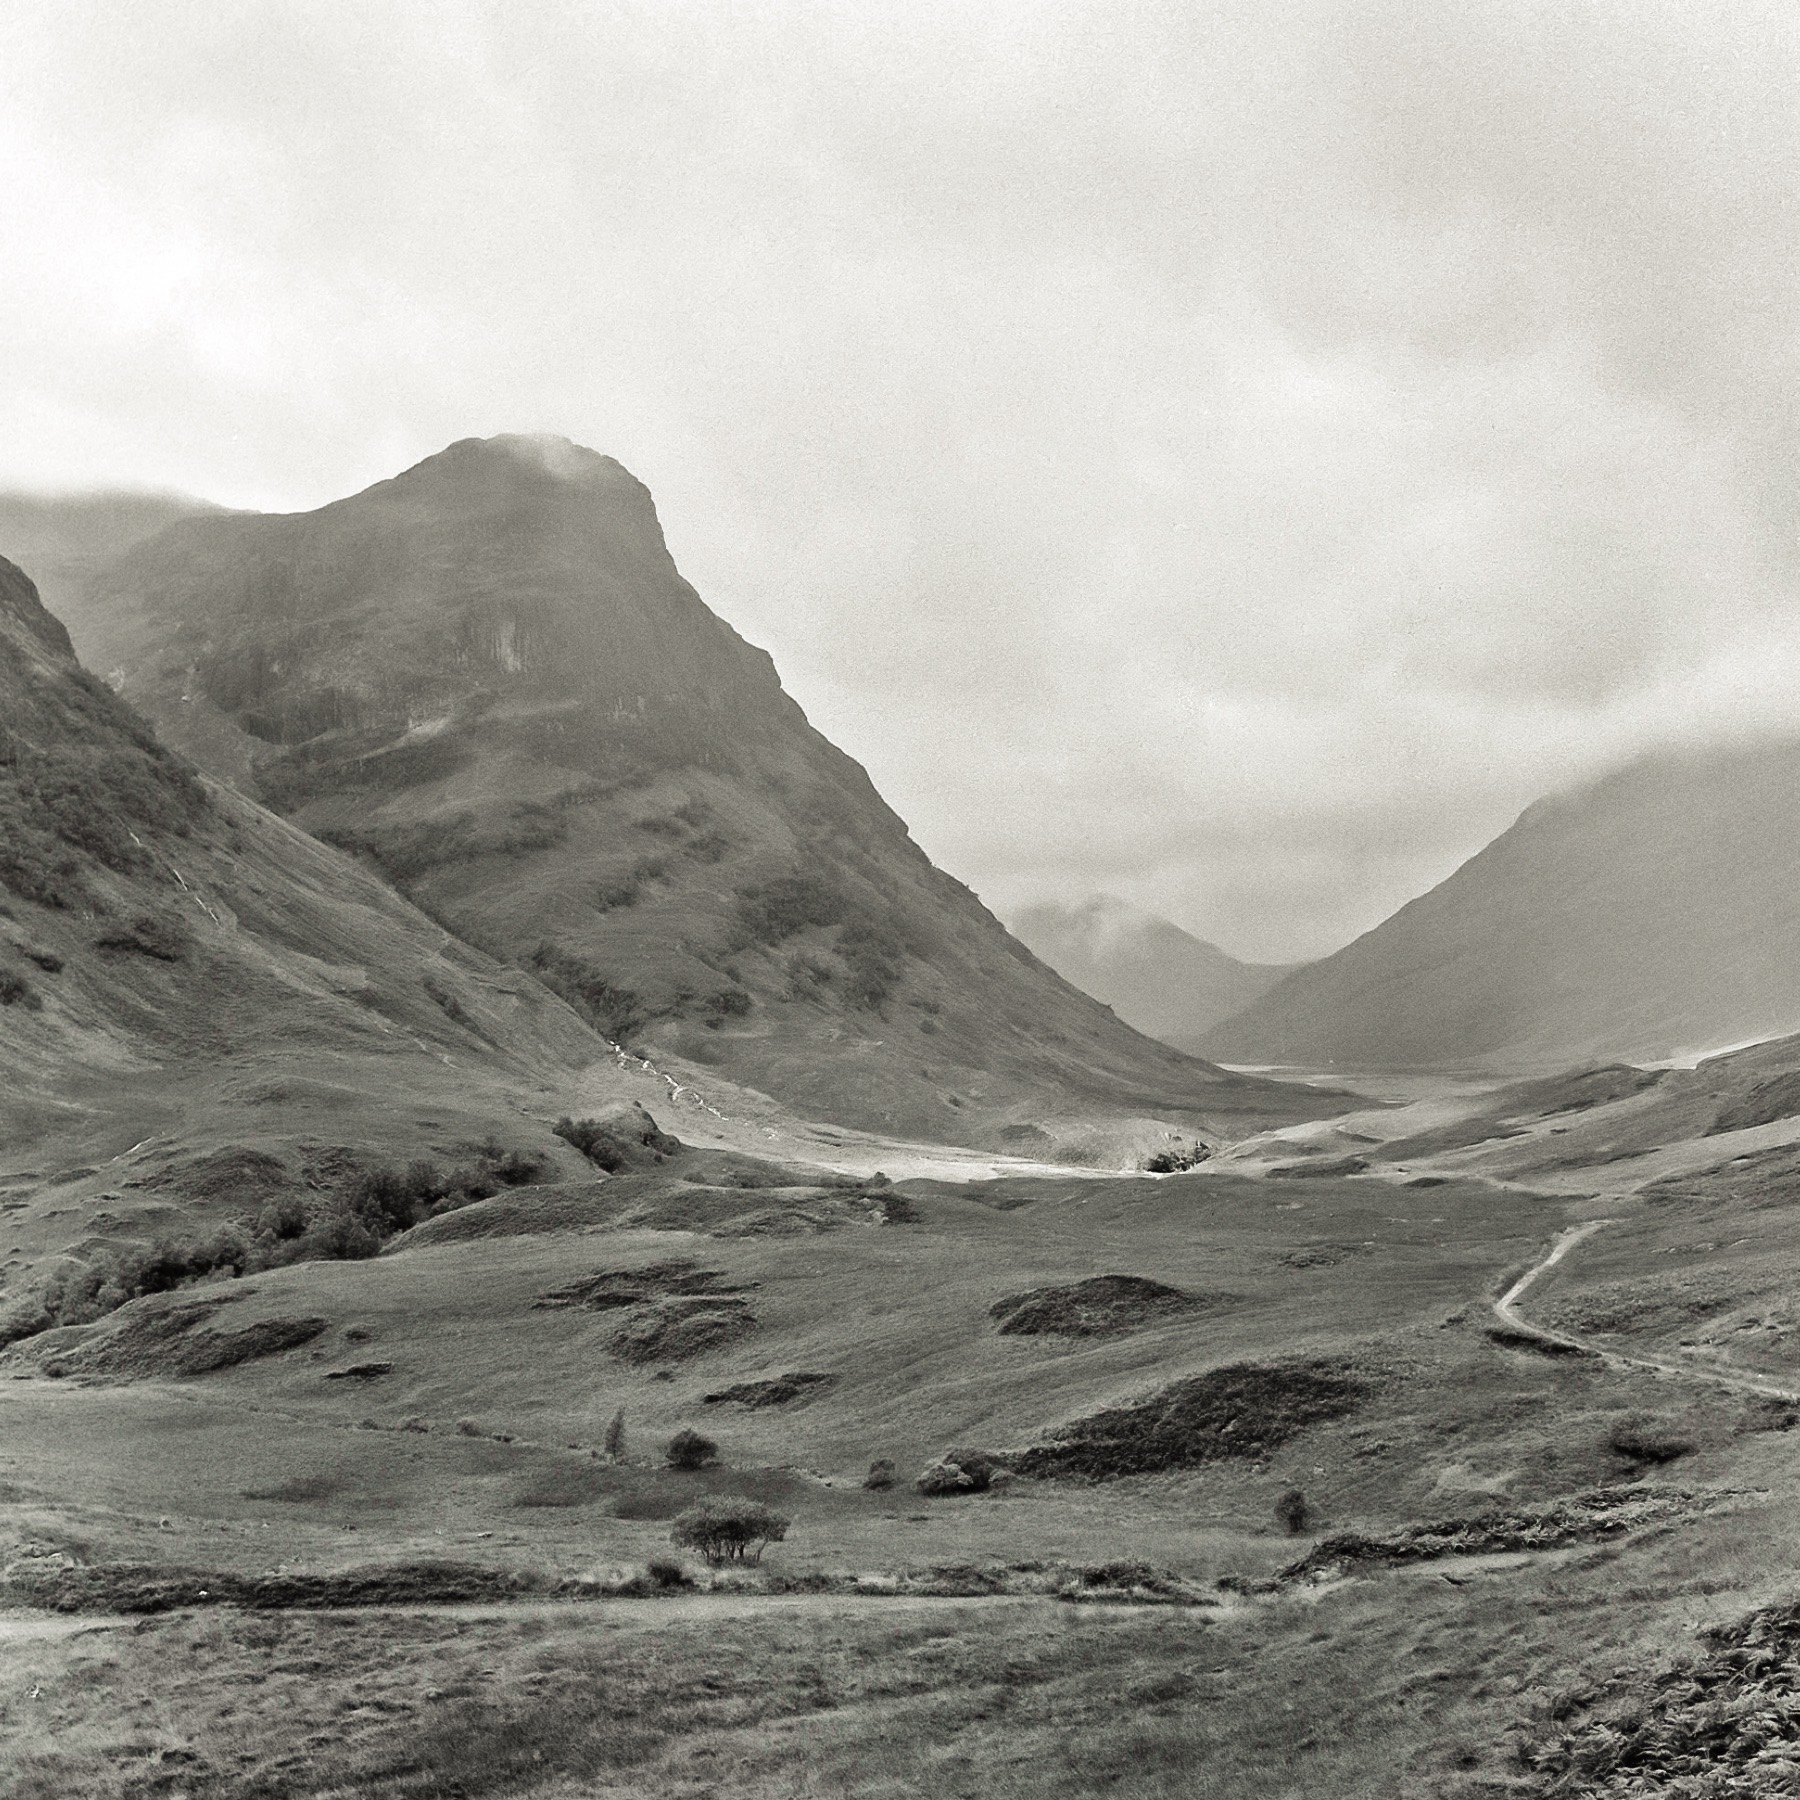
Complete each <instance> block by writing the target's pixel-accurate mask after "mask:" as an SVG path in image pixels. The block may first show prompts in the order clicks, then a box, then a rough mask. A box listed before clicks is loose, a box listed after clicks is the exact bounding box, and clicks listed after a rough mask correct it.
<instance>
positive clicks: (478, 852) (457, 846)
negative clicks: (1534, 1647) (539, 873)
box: [318, 757, 569, 885]
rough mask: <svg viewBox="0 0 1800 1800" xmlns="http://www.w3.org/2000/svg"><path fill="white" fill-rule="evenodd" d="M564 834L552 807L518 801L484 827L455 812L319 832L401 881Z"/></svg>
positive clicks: (542, 845) (551, 841) (548, 842)
mask: <svg viewBox="0 0 1800 1800" xmlns="http://www.w3.org/2000/svg"><path fill="white" fill-rule="evenodd" d="M382 761H383V762H384V763H385V762H386V761H387V758H385V757H384V758H382ZM398 785H401V786H405V785H407V784H406V783H404V782H402V783H399V784H398ZM568 832H569V826H568V821H567V820H566V819H564V818H563V817H562V815H561V814H560V813H558V812H557V811H556V810H555V809H554V808H552V807H548V806H542V805H539V804H537V803H536V802H533V801H522V802H521V803H520V804H519V805H517V806H515V807H514V808H513V810H512V813H511V815H510V817H509V818H507V819H506V820H505V821H504V822H501V823H498V824H490V825H487V826H480V825H478V824H477V822H476V818H475V815H474V814H473V813H471V812H455V813H447V814H445V815H444V816H442V817H441V818H435V819H420V820H418V821H417V822H416V823H414V824H411V825H385V826H373V827H361V826H323V827H321V828H320V829H319V832H318V835H319V836H320V837H322V838H323V839H324V840H325V841H326V842H327V843H328V844H336V845H337V847H338V848H339V849H340V850H348V851H349V852H350V853H351V854H352V855H361V856H367V857H370V858H371V859H373V861H375V862H376V863H378V864H379V865H380V867H381V870H382V873H383V874H385V875H386V876H388V878H389V879H390V880H392V881H394V882H396V883H398V884H401V885H404V884H405V883H407V882H409V881H416V880H417V879H418V878H419V877H420V876H422V875H426V874H429V873H430V872H431V870H433V869H439V868H443V867H445V866H447V865H448V864H451V863H463V862H467V861H469V860H470V858H472V857H477V856H521V855H524V854H525V853H526V852H528V851H532V850H547V849H549V848H551V847H552V846H553V845H556V844H560V843H561V842H562V841H563V839H564V838H565V837H567V836H568Z"/></svg>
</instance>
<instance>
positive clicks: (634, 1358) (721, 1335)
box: [607, 1298, 756, 1363]
mask: <svg viewBox="0 0 1800 1800" xmlns="http://www.w3.org/2000/svg"><path fill="white" fill-rule="evenodd" d="M755 1329H756V1315H755V1314H754V1313H752V1312H751V1310H750V1308H749V1307H748V1306H747V1305H746V1304H745V1303H744V1302H743V1301H742V1300H730V1299H713V1298H703V1299H688V1300H663V1301H659V1302H658V1303H657V1304H656V1305H655V1306H650V1307H645V1308H643V1309H642V1310H641V1311H640V1312H638V1313H637V1314H636V1315H635V1316H634V1317H632V1318H630V1319H628V1320H627V1321H626V1322H625V1324H623V1325H621V1326H620V1327H619V1329H618V1330H617V1331H615V1332H614V1333H613V1334H612V1337H611V1338H610V1339H609V1340H608V1343H607V1348H608V1349H609V1350H611V1351H612V1353H613V1355H614V1356H616V1357H619V1358H620V1359H621V1360H623V1361H625V1362H630V1363H653V1362H684V1361H686V1360H687V1358H689V1357H690V1356H699V1355H700V1354H701V1353H702V1352H704V1351H707V1350H716V1349H718V1348H719V1347H720V1346H721V1345H723V1344H730V1343H735V1342H736V1341H737V1339H739V1338H741V1337H745V1336H747V1335H748V1334H749V1333H750V1332H752V1331H754V1330H755Z"/></svg>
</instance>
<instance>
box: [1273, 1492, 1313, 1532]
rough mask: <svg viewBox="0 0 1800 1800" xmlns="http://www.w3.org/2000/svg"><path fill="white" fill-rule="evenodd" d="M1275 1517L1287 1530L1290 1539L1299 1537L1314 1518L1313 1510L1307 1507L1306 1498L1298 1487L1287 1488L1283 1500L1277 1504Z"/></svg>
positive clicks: (1283, 1493) (1282, 1496)
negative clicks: (1308, 1522)
mask: <svg viewBox="0 0 1800 1800" xmlns="http://www.w3.org/2000/svg"><path fill="white" fill-rule="evenodd" d="M1275 1517H1276V1518H1277V1519H1279V1520H1280V1521H1281V1523H1282V1525H1283V1526H1284V1527H1285V1528H1286V1530H1287V1534H1288V1536H1289V1537H1298V1536H1299V1535H1300V1534H1301V1532H1303V1531H1304V1530H1305V1529H1306V1526H1307V1521H1308V1520H1309V1519H1311V1517H1312V1508H1311V1507H1310V1506H1308V1505H1307V1503H1306V1496H1305V1495H1304V1494H1303V1493H1301V1491H1300V1490H1299V1489H1298V1488H1297V1487H1291V1488H1286V1489H1284V1490H1283V1492H1282V1495H1281V1498H1280V1499H1279V1500H1277V1501H1276V1502H1275Z"/></svg>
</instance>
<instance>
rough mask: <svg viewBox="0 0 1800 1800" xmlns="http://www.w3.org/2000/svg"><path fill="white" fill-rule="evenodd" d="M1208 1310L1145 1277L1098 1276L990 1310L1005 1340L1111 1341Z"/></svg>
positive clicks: (1200, 1300) (1016, 1297) (1015, 1297)
mask: <svg viewBox="0 0 1800 1800" xmlns="http://www.w3.org/2000/svg"><path fill="white" fill-rule="evenodd" d="M1206 1304H1207V1300H1206V1299H1205V1298H1204V1297H1202V1296H1201V1295H1198V1294H1189V1293H1185V1292H1183V1290H1182V1289H1180V1288H1174V1287H1170V1286H1168V1285H1167V1284H1166V1283H1165V1282H1161V1281H1151V1280H1149V1279H1147V1278H1146V1277H1145V1276H1142V1275H1095V1276H1092V1277H1090V1278H1089V1279H1088V1280H1086V1281H1074V1282H1070V1283H1068V1284H1067V1285H1065V1286H1062V1287H1041V1288H1032V1289H1031V1290H1030V1291H1029V1292H1028V1293H1023V1294H1011V1295H1008V1296H1007V1298H1006V1299H1004V1300H996V1301H995V1302H994V1304H993V1305H992V1306H991V1307H989V1308H988V1317H989V1318H991V1319H995V1320H998V1321H999V1326H1000V1333H1001V1335H1002V1336H1003V1337H1035V1336H1039V1335H1045V1334H1048V1335H1054V1336H1057V1337H1108V1336H1111V1335H1112V1334H1114V1333H1116V1332H1122V1331H1140V1330H1142V1329H1143V1328H1144V1327H1145V1326H1146V1325H1157V1324H1161V1323H1162V1322H1163V1321H1164V1320H1166V1319H1171V1318H1175V1317H1177V1316H1179V1315H1180V1314H1182V1313H1186V1312H1193V1311H1195V1310H1197V1309H1198V1308H1200V1307H1203V1306H1205V1305H1206Z"/></svg>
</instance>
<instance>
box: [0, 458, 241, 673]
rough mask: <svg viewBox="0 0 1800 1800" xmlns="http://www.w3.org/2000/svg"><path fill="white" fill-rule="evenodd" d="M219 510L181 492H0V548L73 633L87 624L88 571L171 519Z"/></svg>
mask: <svg viewBox="0 0 1800 1800" xmlns="http://www.w3.org/2000/svg"><path fill="white" fill-rule="evenodd" d="M223 510H224V509H223V508H222V507H218V506H214V505H213V504H212V503H211V502H210V501H207V500H196V499H194V498H192V497H191V496H189V495H187V494H155V493H138V492H133V491H130V490H108V489H101V490H98V491H95V492H92V493H77V494H25V493H0V549H4V551H5V552H6V554H7V555H8V556H9V557H10V558H11V559H12V561H13V562H14V563H15V564H16V565H17V566H18V567H20V568H22V569H29V570H30V571H31V578H32V580H33V581H34V582H35V583H36V585H37V589H38V592H39V594H40V595H41V596H42V597H43V601H44V604H45V606H46V607H48V608H49V610H50V611H51V612H52V613H54V614H55V615H56V617H57V618H58V619H59V620H60V621H61V622H62V623H63V624H64V625H66V626H67V627H68V628H69V630H70V633H71V635H72V636H74V637H75V638H77V639H79V638H81V637H82V636H83V635H84V634H85V628H86V625H87V620H86V618H85V617H84V615H83V612H82V606H83V594H84V591H85V589H86V585H87V581H88V578H89V576H91V575H92V573H93V571H94V570H95V569H97V568H98V567H99V566H100V565H101V564H102V563H105V562H107V561H109V560H110V559H111V558H113V557H116V556H119V555H121V554H122V553H123V552H124V551H126V550H128V549H130V548H131V546H132V545H133V544H141V543H142V542H143V541H144V539H145V538H149V537H154V536H155V535H156V533H157V532H159V531H161V530H162V528H163V527H164V526H165V525H171V524H173V523H174V522H175V520H177V519H187V518H192V517H193V516H195V515H196V514H199V513H218V512H221V511H223Z"/></svg>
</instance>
